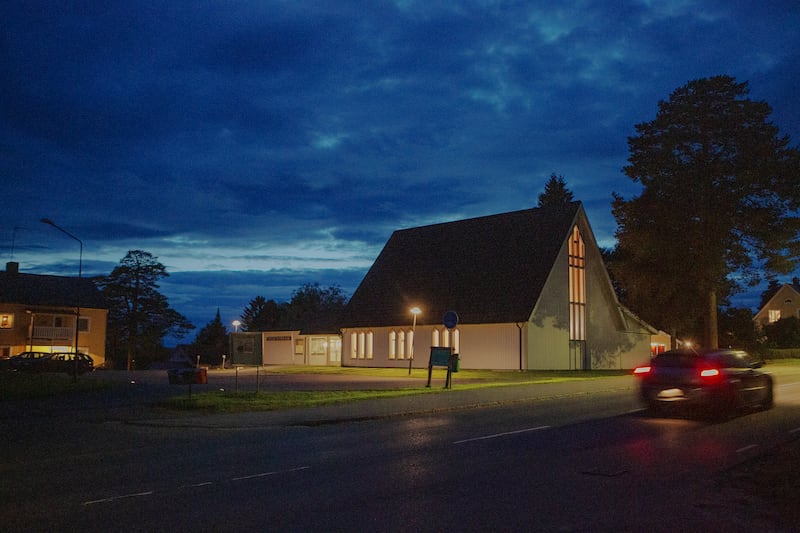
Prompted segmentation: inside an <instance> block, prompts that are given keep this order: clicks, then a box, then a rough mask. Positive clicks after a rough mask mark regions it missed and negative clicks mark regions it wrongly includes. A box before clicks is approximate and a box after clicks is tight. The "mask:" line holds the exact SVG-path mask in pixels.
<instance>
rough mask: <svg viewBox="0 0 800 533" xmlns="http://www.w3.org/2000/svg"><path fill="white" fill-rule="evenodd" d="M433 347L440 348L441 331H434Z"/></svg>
mask: <svg viewBox="0 0 800 533" xmlns="http://www.w3.org/2000/svg"><path fill="white" fill-rule="evenodd" d="M431 346H439V330H438V329H434V330H433V333H431Z"/></svg>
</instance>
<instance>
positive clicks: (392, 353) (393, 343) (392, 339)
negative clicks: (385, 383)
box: [389, 331, 397, 359]
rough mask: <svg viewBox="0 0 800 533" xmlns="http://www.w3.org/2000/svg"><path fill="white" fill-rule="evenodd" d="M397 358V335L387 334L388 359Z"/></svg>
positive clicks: (391, 332) (393, 333)
mask: <svg viewBox="0 0 800 533" xmlns="http://www.w3.org/2000/svg"><path fill="white" fill-rule="evenodd" d="M396 357H397V333H396V332H395V331H390V332H389V359H395V358H396Z"/></svg>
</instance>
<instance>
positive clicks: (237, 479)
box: [231, 466, 311, 481]
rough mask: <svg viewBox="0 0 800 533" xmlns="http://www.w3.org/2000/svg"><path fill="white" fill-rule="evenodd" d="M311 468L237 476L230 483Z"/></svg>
mask: <svg viewBox="0 0 800 533" xmlns="http://www.w3.org/2000/svg"><path fill="white" fill-rule="evenodd" d="M309 468H311V467H310V466H301V467H298V468H291V469H289V470H276V471H274V472H261V473H259V474H250V475H249V476H239V477H234V478H231V481H242V480H244V479H255V478H259V477H267V476H274V475H277V474H287V473H289V472H299V471H300V470H308V469H309Z"/></svg>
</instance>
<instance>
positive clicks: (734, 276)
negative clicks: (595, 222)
mask: <svg viewBox="0 0 800 533" xmlns="http://www.w3.org/2000/svg"><path fill="white" fill-rule="evenodd" d="M748 93H749V91H748V88H747V83H746V82H745V83H737V82H736V80H734V79H733V78H731V77H729V76H716V77H713V78H707V79H699V80H695V81H691V82H689V83H688V84H686V85H685V86H683V87H680V88H678V89H676V90H675V91H674V92H673V93H672V94H671V95H670V99H669V100H668V101H666V102H665V101H661V102H659V104H658V112H657V114H656V118H655V119H654V120H652V121H650V122H645V123H642V124H637V125H636V132H637V134H636V135H635V136H633V137H630V138H629V139H628V146H629V149H630V157H629V159H628V162H629V164H628V165H627V166H626V167H624V169H623V170H624V172H625V174H626V175H627V176H628V177H629V178H631V179H632V180H633V181H635V182H638V183H640V184H641V185H642V191H641V194H640V195H639V196H636V197H633V198H631V199H630V200H625V199H623V198H622V197H621V196H620V195H617V194H615V195H614V201H613V213H614V216H615V218H616V220H617V224H618V229H617V233H616V236H617V253H616V258H615V262H614V263H613V265H612V266H611V267H612V268H613V270H614V278H615V279H616V280H618V282H619V283H620V284H621V285H622V286H623V287H624V293H625V298H626V303H627V304H628V305H629V307H631V308H632V309H634V310H635V311H636V312H637V313H638V314H640V316H642V317H643V318H644V319H645V320H648V321H650V322H651V323H653V324H654V325H657V326H658V327H660V328H663V329H669V330H671V332H672V333H674V334H677V335H681V336H685V335H696V334H697V333H699V331H698V329H700V330H701V331H702V332H703V339H704V345H705V346H708V347H715V346H717V343H718V328H717V311H718V302H719V303H723V302H725V301H727V298H728V297H729V296H731V295H732V294H734V293H735V292H736V291H737V290H741V289H742V288H743V286H744V285H751V286H752V285H755V284H756V283H758V281H759V279H760V276H761V275H763V273H764V272H774V273H786V272H790V271H791V270H792V269H793V268H794V267H795V265H796V264H797V261H798V259H800V242H799V241H798V235H799V232H800V219H798V217H797V209H798V206H800V194H799V193H798V188H797V186H796V182H797V177H798V175H800V173H798V169H800V153H799V152H798V150H797V149H796V148H791V147H789V138H788V137H786V136H780V135H779V132H778V129H777V127H775V126H774V125H773V124H772V123H771V122H770V121H769V115H770V114H771V112H772V111H771V109H770V107H769V105H768V104H767V103H765V102H756V101H752V100H750V99H748V98H746V97H747V95H748Z"/></svg>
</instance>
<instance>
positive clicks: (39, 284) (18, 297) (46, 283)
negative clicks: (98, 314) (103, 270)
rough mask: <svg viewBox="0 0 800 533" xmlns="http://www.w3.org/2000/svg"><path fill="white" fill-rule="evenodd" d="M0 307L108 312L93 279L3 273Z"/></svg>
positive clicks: (0, 283) (0, 274)
mask: <svg viewBox="0 0 800 533" xmlns="http://www.w3.org/2000/svg"><path fill="white" fill-rule="evenodd" d="M0 303H9V304H21V305H37V306H52V307H75V306H80V307H85V308H92V309H108V304H107V303H106V300H105V298H104V297H103V295H102V293H101V292H100V291H99V290H98V289H97V287H96V286H95V284H94V282H92V280H90V279H87V278H70V277H64V276H45V275H40V274H23V273H20V272H0Z"/></svg>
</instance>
